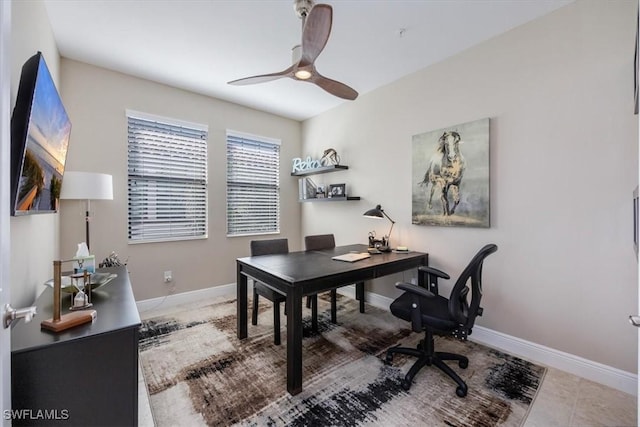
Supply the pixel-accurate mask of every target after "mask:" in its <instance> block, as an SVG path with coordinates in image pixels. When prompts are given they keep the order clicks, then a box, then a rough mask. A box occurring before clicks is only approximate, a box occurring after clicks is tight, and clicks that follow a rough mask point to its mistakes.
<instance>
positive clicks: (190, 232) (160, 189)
mask: <svg viewBox="0 0 640 427" xmlns="http://www.w3.org/2000/svg"><path fill="white" fill-rule="evenodd" d="M127 121H128V192H129V209H128V212H129V243H143V242H157V241H168V240H185V239H197V238H206V237H207V133H208V128H207V126H205V125H197V124H190V123H185V122H180V121H177V120H172V119H166V118H159V117H155V116H151V115H148V114H144V113H135V112H131V111H127Z"/></svg>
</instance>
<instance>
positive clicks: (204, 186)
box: [125, 109, 209, 245]
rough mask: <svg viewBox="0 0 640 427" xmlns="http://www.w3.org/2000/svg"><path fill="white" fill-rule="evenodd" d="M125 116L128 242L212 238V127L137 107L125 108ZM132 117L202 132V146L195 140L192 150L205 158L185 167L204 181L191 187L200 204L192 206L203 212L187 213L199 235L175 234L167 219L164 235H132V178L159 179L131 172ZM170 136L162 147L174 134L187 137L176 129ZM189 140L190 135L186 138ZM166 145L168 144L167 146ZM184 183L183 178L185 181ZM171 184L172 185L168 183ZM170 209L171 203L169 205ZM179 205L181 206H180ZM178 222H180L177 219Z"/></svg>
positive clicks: (176, 179)
mask: <svg viewBox="0 0 640 427" xmlns="http://www.w3.org/2000/svg"><path fill="white" fill-rule="evenodd" d="M125 116H126V119H127V242H128V244H130V245H135V244H144V243H159V242H174V241H185V240H202V239H207V238H208V237H209V232H208V229H209V194H208V193H209V179H208V151H209V150H208V139H209V126H208V125H205V124H199V123H193V122H188V121H184V120H179V119H174V118H170V117H163V116H158V115H154V114H149V113H144V112H140V111H134V110H130V109H127V110H125ZM132 120H134V121H136V122H137V124H140V122H141V121H146V122H154V123H156V124H159V125H160V126H167V127H169V128H171V127H174V128H184V129H186V130H187V131H185V132H184V133H185V134H186V133H196V134H197V133H200V134H201V136H200V140H201V141H202V146H199V145H197V144H196V142H193V144H192V151H193V153H192V154H193V155H194V157H195V155H201V154H203V155H204V161H202V160H200V161H198V162H197V163H194V167H193V168H192V169H188V168H186V167H185V168H184V171H185V172H186V173H188V172H195V173H194V175H196V176H197V179H195V180H194V182H198V181H203V182H201V183H200V184H193V185H192V186H191V189H192V190H193V192H194V194H195V196H194V197H193V198H194V199H196V200H197V201H198V203H197V204H196V205H193V209H201V210H200V211H198V212H197V213H196V214H194V215H189V216H187V218H192V219H193V221H192V223H194V224H196V226H195V229H196V230H199V229H201V230H202V231H201V232H200V231H198V232H197V234H188V233H176V234H175V235H172V231H171V229H170V227H171V224H172V222H171V221H168V223H169V225H167V226H166V227H167V230H166V232H167V235H164V236H162V237H156V238H153V237H144V235H145V233H144V231H142V232H140V233H135V234H136V235H140V236H141V237H140V238H136V237H134V238H132V236H133V234H132V231H131V228H132V223H133V222H135V218H134V220H133V221H132V193H131V190H132V179H133V180H135V179H138V180H144V181H149V182H157V181H158V180H157V179H153V178H152V177H147V178H144V177H137V178H136V177H135V176H133V174H132V164H131V162H132V159H131V151H132V144H133V143H134V142H135V141H133V140H132V136H131V130H130V127H131V126H132ZM149 129H150V130H151V129H152V126H149ZM168 135H170V136H169V137H167V139H165V140H161V142H160V147H161V148H162V145H165V144H166V145H168V142H170V141H168V139H169V138H170V137H171V136H173V137H184V136H183V135H184V134H182V133H179V132H176V133H174V134H168ZM187 139H189V138H187ZM193 140H195V138H193ZM165 148H166V147H165ZM178 151H179V150H177V151H174V152H173V155H175V154H176V153H177V152H178ZM161 154H164V155H165V156H167V157H168V158H170V157H171V155H172V152H171V151H170V150H167V152H165V153H161ZM172 180H173V182H174V183H175V182H178V183H179V184H180V182H181V180H180V179H179V178H178V177H175V176H174V177H173V178H172ZM167 182H171V180H169V181H165V183H167ZM182 182H183V183H184V181H182ZM168 187H170V186H168ZM164 191H165V193H167V192H169V194H170V190H169V189H168V188H165V189H164ZM179 200H186V199H179ZM153 206H154V208H156V209H157V204H154V205H153ZM168 206H169V209H170V206H171V205H168ZM178 207H179V208H180V206H178ZM182 209H183V211H186V210H187V209H185V208H184V207H182ZM178 212H180V210H178ZM180 213H181V214H184V213H183V212H180ZM143 216H144V215H142V214H141V215H140V217H143ZM197 218H201V220H197ZM142 222H143V223H144V220H142ZM176 222H177V221H176ZM142 228H144V224H142Z"/></svg>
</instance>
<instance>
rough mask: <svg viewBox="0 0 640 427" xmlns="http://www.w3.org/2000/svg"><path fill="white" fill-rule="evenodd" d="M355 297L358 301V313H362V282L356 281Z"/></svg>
mask: <svg viewBox="0 0 640 427" xmlns="http://www.w3.org/2000/svg"><path fill="white" fill-rule="evenodd" d="M356 299H357V300H358V301H360V313H364V282H358V283H356Z"/></svg>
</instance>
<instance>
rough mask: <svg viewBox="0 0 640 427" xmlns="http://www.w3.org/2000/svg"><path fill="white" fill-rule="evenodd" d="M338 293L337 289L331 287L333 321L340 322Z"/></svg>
mask: <svg viewBox="0 0 640 427" xmlns="http://www.w3.org/2000/svg"><path fill="white" fill-rule="evenodd" d="M337 293H338V291H336V290H335V289H331V323H338V316H337V313H336V311H337V308H336V306H337Z"/></svg>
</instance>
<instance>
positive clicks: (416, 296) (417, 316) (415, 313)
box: [396, 282, 436, 332]
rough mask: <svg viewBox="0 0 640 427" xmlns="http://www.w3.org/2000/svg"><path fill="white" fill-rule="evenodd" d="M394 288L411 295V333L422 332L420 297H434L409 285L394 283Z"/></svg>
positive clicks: (431, 293)
mask: <svg viewBox="0 0 640 427" xmlns="http://www.w3.org/2000/svg"><path fill="white" fill-rule="evenodd" d="M396 288H398V289H402V290H403V291H406V292H408V293H410V294H411V305H412V307H411V329H412V330H413V332H421V331H422V307H420V297H424V298H433V297H435V296H436V295H435V294H434V293H433V292H430V291H428V290H426V289H425V288H421V287H420V286H416V285H413V284H411V283H403V282H398V283H396Z"/></svg>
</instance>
